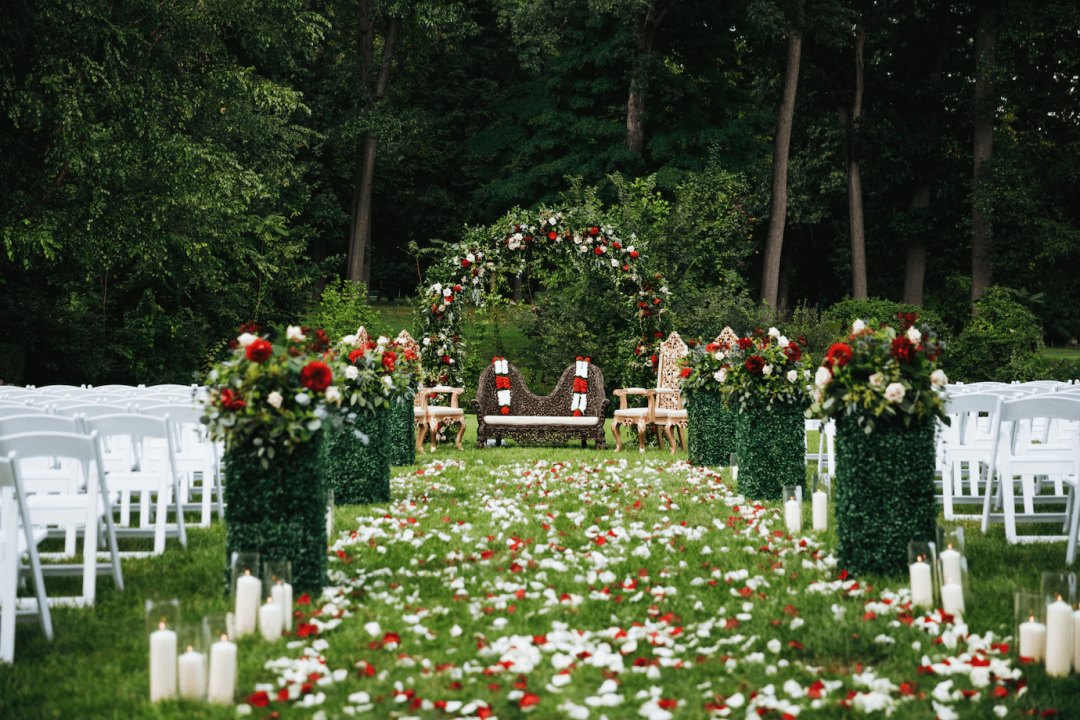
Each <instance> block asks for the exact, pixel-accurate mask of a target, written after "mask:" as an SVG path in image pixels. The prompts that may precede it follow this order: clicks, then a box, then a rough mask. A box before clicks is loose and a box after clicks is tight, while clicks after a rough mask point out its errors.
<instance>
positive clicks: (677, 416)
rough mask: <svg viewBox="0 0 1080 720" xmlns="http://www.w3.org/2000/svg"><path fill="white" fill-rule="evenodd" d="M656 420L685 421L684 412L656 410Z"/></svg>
mask: <svg viewBox="0 0 1080 720" xmlns="http://www.w3.org/2000/svg"><path fill="white" fill-rule="evenodd" d="M656 418H657V419H658V420H659V419H661V418H671V419H672V420H684V419H686V411H685V410H665V409H663V408H656Z"/></svg>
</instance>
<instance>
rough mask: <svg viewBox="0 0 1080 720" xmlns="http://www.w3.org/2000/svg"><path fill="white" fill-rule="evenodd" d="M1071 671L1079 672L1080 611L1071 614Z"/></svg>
mask: <svg viewBox="0 0 1080 720" xmlns="http://www.w3.org/2000/svg"><path fill="white" fill-rule="evenodd" d="M1073 670H1075V671H1076V672H1080V610H1077V611H1076V612H1074V613H1073Z"/></svg>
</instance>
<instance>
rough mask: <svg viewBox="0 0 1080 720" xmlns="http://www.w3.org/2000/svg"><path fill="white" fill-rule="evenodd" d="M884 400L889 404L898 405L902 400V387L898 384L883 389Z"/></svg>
mask: <svg viewBox="0 0 1080 720" xmlns="http://www.w3.org/2000/svg"><path fill="white" fill-rule="evenodd" d="M885 399H886V400H888V401H889V402H891V403H898V402H900V401H901V400H903V399H904V386H903V385H901V384H900V383H891V384H890V385H889V387H887V388H885Z"/></svg>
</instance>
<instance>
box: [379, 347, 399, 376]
mask: <svg viewBox="0 0 1080 720" xmlns="http://www.w3.org/2000/svg"><path fill="white" fill-rule="evenodd" d="M396 361H397V353H396V352H394V351H393V350H387V351H386V352H384V353H383V356H382V366H383V369H384V370H386V372H394V363H395V362H396Z"/></svg>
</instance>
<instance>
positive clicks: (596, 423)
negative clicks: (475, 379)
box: [473, 363, 609, 450]
mask: <svg viewBox="0 0 1080 720" xmlns="http://www.w3.org/2000/svg"><path fill="white" fill-rule="evenodd" d="M507 365H508V368H507V370H508V372H507V377H508V378H509V379H510V411H509V413H508V414H505V415H504V414H502V413H501V412H500V410H501V408H500V407H499V400H498V396H497V394H496V393H497V389H496V387H495V377H496V375H495V366H494V365H488V366H487V367H486V368H485V369H484V371H483V372H482V373H480V382H479V385H478V387H477V389H476V399H475V400H473V405H475V406H476V424H477V427H476V447H478V448H482V447H485V446H486V445H487V441H488V439H490V438H494V439H495V440H496V441H497V442H498V443H499V444H501V441H502V440H504V439H506V438H510V439H513V440H516V441H517V442H519V443H522V444H525V445H541V444H547V443H556V442H566V441H567V440H575V439H580V440H581V445H582V447H584V446H585V442H586V441H587V440H594V441H595V442H596V449H597V450H603V449H604V448H606V447H607V440H606V439H605V437H604V410H605V409H606V407H607V404H608V402H609V401H608V399H607V397H606V396H605V395H604V373H603V372H601V371H600V368H598V367H596V366H595V365H593V364H592V363H589V364H588V365H589V370H588V374H589V377H588V384H589V386H588V390H587V393H586V404H585V411H584V412H583V413H582V414H581V416H580V417H575V416H574V415H573V412H572V410H571V406H572V404H573V395H574V377H575V373H576V370H577V366H576V363H575V364H573V365H571V366H570V367H568V368H566V370H564V371H563V374H562V376H560V377H559V382H558V383H556V385H555V389H554V390H552V391H551V394H550V395H546V396H540V395H534V394H533V393H532V392H530V391H529V388H528V386H527V385H526V384H525V378H524V377H522V375H521V372H520V371H519V370H518V369H517V368H516V367H514V366H513V365H510V364H509V363H508V364H507Z"/></svg>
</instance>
